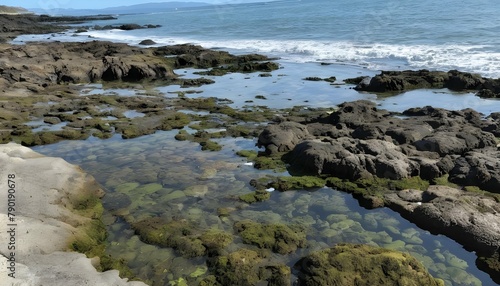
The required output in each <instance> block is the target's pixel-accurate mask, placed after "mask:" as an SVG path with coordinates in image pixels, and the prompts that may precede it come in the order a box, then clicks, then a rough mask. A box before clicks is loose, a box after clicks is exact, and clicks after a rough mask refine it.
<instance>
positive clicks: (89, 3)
mask: <svg viewBox="0 0 500 286" xmlns="http://www.w3.org/2000/svg"><path fill="white" fill-rule="evenodd" d="M173 1H174V0H172V1H162V0H84V1H82V0H2V1H1V3H0V4H1V5H7V6H16V7H23V8H42V9H65V8H74V9H99V8H106V7H116V6H128V5H134V4H142V3H150V2H173ZM175 2H206V3H211V4H237V3H248V2H260V1H259V0H175Z"/></svg>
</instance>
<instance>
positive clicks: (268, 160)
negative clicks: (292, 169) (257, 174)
mask: <svg viewBox="0 0 500 286" xmlns="http://www.w3.org/2000/svg"><path fill="white" fill-rule="evenodd" d="M253 161H254V166H255V168H257V169H261V170H274V171H276V172H278V173H281V172H284V171H286V164H285V163H284V162H283V161H282V160H281V157H280V156H273V157H267V156H263V155H260V156H257V157H256V158H255V159H254V160H253Z"/></svg>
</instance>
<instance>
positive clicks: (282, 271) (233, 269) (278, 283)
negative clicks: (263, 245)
mask: <svg viewBox="0 0 500 286" xmlns="http://www.w3.org/2000/svg"><path fill="white" fill-rule="evenodd" d="M207 264H208V266H209V270H210V272H211V273H212V275H209V276H207V277H205V278H204V279H203V280H202V281H201V282H200V284H199V285H205V286H214V285H217V286H219V285H260V284H262V285H269V286H288V285H290V276H291V270H290V267H288V266H286V265H284V264H278V263H270V262H267V261H266V260H265V257H263V255H262V254H260V253H259V252H257V251H254V250H250V249H245V248H242V249H238V250H236V251H234V252H231V253H229V254H227V255H223V256H216V257H214V258H212V259H210V260H208V261H207Z"/></svg>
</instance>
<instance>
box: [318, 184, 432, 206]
mask: <svg viewBox="0 0 500 286" xmlns="http://www.w3.org/2000/svg"><path fill="white" fill-rule="evenodd" d="M326 185H327V186H329V187H332V188H336V189H338V190H341V191H345V192H348V193H352V194H353V195H354V196H355V197H357V198H358V199H362V200H364V201H365V202H369V206H370V207H382V206H383V205H384V200H383V196H384V194H385V193H388V192H391V191H395V190H405V189H418V190H422V191H423V190H426V189H427V188H428V187H429V182H427V181H425V180H423V179H421V178H420V177H411V178H405V179H401V180H390V179H386V178H378V177H372V178H363V179H358V180H355V181H349V180H344V179H340V178H337V177H329V178H327V179H326Z"/></svg>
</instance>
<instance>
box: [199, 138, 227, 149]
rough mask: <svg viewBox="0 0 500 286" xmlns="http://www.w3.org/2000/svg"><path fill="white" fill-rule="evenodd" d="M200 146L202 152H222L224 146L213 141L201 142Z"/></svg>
mask: <svg viewBox="0 0 500 286" xmlns="http://www.w3.org/2000/svg"><path fill="white" fill-rule="evenodd" d="M200 145H201V150H202V151H220V150H222V146H221V145H220V144H219V143H217V142H215V141H211V140H207V141H204V142H200Z"/></svg>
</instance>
